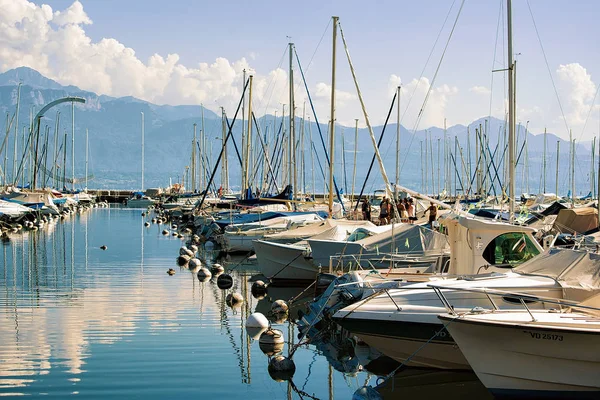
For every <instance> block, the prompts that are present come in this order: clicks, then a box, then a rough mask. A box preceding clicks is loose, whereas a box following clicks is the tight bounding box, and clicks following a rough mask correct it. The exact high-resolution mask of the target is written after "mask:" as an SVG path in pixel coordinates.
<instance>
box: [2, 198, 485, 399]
mask: <svg viewBox="0 0 600 400" xmlns="http://www.w3.org/2000/svg"><path fill="white" fill-rule="evenodd" d="M143 222H144V218H143V217H142V216H141V210H131V209H114V208H113V209H92V210H89V211H87V212H84V213H81V214H77V215H74V216H71V217H68V218H67V219H66V220H64V221H62V222H60V221H59V222H54V223H51V224H50V225H49V226H47V227H44V228H42V229H41V230H40V231H37V232H27V233H23V234H17V235H13V236H11V241H10V242H9V243H4V244H0V396H11V395H15V396H16V395H31V396H35V397H39V396H53V397H59V398H65V397H67V396H79V397H82V398H86V399H93V398H108V397H111V398H144V399H149V398H152V399H154V398H155V399H166V398H168V399H175V398H191V397H200V398H215V397H216V398H226V399H245V400H247V399H254V398H260V397H262V398H271V399H289V398H293V399H299V398H310V396H312V397H314V398H319V399H333V398H336V399H350V398H351V397H352V394H353V393H354V392H355V391H356V389H358V388H359V387H361V386H362V385H364V384H365V383H368V384H371V385H373V386H375V385H376V380H377V376H376V375H373V374H372V373H371V372H368V371H367V370H366V369H365V368H364V367H363V366H362V365H366V366H367V367H368V368H369V370H370V371H373V372H376V373H379V374H385V373H387V372H388V371H389V370H390V369H391V368H394V366H395V365H394V363H390V362H386V361H385V360H383V361H382V360H375V361H372V360H371V359H372V358H374V357H373V354H374V352H369V350H368V349H364V348H361V349H358V350H355V349H354V342H353V341H352V340H350V338H348V337H347V336H346V335H344V334H343V333H340V332H339V331H337V330H336V329H332V331H331V332H330V333H328V334H327V335H324V336H323V339H322V340H321V341H320V342H319V343H316V344H310V345H304V346H302V347H300V348H299V349H298V351H296V353H295V354H294V361H295V364H296V372H295V374H294V378H293V383H288V382H276V381H274V380H273V379H271V377H270V376H269V373H268V372H267V365H268V357H267V356H266V355H265V354H263V352H262V351H261V349H260V348H259V346H258V342H257V341H254V340H252V339H251V338H249V336H248V335H247V334H246V331H245V328H244V324H245V321H246V318H247V316H248V315H249V314H250V313H252V312H254V311H261V312H263V313H267V312H268V311H269V310H270V307H271V302H272V301H274V300H276V299H285V300H287V299H291V298H293V297H295V296H298V295H300V296H299V300H298V304H301V303H302V302H304V301H306V300H308V299H310V298H311V296H312V292H311V291H310V290H309V291H308V293H306V294H301V292H302V288H269V295H268V296H267V297H266V298H265V299H262V300H260V301H258V300H256V299H254V298H253V297H252V296H251V295H250V293H249V292H250V285H251V284H250V283H248V279H249V278H250V276H252V275H253V274H254V273H253V271H252V267H251V266H250V267H248V266H242V265H239V261H238V260H236V259H230V260H225V261H229V267H233V266H236V267H235V271H234V272H233V273H232V275H233V276H234V282H235V283H234V287H233V288H232V289H231V290H229V291H223V290H220V289H219V288H218V287H217V285H216V283H215V280H214V278H213V280H211V281H208V282H205V283H200V282H199V281H198V279H197V277H196V274H195V273H192V272H190V271H189V270H188V269H187V268H183V269H181V268H179V267H177V266H175V258H176V256H177V255H178V251H179V247H181V246H182V243H183V241H182V240H181V239H177V238H174V237H172V236H163V235H162V234H161V230H162V229H163V228H164V226H158V225H152V226H150V227H148V228H145V227H144V226H143ZM102 245H106V246H107V247H108V249H107V250H106V251H103V250H101V249H100V246H102ZM203 256H204V257H205V258H206V260H207V262H208V263H210V262H211V261H212V260H214V259H215V257H216V256H217V255H216V254H215V252H205V253H204V254H203ZM169 268H174V269H175V270H176V274H175V275H174V276H169V275H167V273H166V271H167V269H169ZM233 291H235V292H238V293H241V294H242V295H243V296H244V297H245V298H246V300H247V301H246V303H245V304H244V305H243V306H241V307H239V308H235V309H232V308H230V307H228V306H227V305H226V304H225V297H226V295H227V294H228V293H231V292H233ZM295 312H296V310H295V309H294V310H292V313H295ZM274 327H275V328H277V329H280V330H282V331H283V332H284V335H285V337H286V346H285V348H284V351H283V354H285V355H287V352H288V349H289V347H290V342H291V343H297V341H298V338H297V337H298V332H297V330H296V329H295V325H294V324H290V323H288V322H283V323H280V324H274ZM389 383H390V384H389V385H388V386H387V387H386V388H384V389H382V394H384V395H385V397H386V398H406V396H408V395H413V394H417V393H420V396H421V397H423V395H425V394H427V395H431V396H434V395H435V396H442V395H443V396H444V398H445V399H449V398H461V397H463V396H465V395H469V396H478V397H477V398H484V397H487V396H488V395H487V392H486V391H485V389H484V388H483V387H482V386H481V384H480V383H479V382H478V381H477V380H476V377H475V376H474V375H473V374H472V373H462V374H452V373H445V372H440V371H422V370H406V371H402V372H401V373H399V374H398V375H397V377H396V378H395V379H394V382H393V389H394V390H393V391H392V385H391V383H392V382H389ZM426 397H427V396H426Z"/></svg>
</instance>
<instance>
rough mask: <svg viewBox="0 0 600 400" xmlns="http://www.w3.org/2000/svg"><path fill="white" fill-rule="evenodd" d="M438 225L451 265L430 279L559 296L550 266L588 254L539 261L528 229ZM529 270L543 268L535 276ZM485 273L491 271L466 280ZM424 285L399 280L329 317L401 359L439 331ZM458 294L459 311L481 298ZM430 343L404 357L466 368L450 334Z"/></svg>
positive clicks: (552, 255)
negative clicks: (398, 284) (446, 239)
mask: <svg viewBox="0 0 600 400" xmlns="http://www.w3.org/2000/svg"><path fill="white" fill-rule="evenodd" d="M442 223H443V224H444V225H445V226H446V227H447V228H448V235H449V242H450V248H451V257H450V264H449V267H448V271H447V273H445V274H439V272H438V273H437V274H433V275H431V276H430V277H429V280H430V281H442V282H444V284H445V285H456V286H457V287H481V286H486V287H495V288H501V289H511V288H519V289H520V290H523V291H526V292H528V293H538V294H543V295H545V296H553V297H562V295H563V290H565V289H564V287H563V285H562V284H561V282H560V277H561V276H562V273H563V272H564V271H563V270H560V271H556V270H552V269H550V268H549V266H558V267H559V268H569V267H570V266H572V265H574V264H576V263H577V262H578V260H580V258H582V257H585V255H586V254H587V253H585V252H575V251H572V250H563V251H558V250H552V251H549V252H547V253H545V254H543V255H542V256H541V257H535V256H537V255H538V254H540V253H542V251H543V249H542V248H541V247H540V246H539V244H538V243H537V242H536V241H535V239H534V238H533V236H532V234H533V233H534V230H533V229H531V228H527V227H520V226H514V225H510V224H506V223H502V222H497V221H491V220H483V219H473V218H467V217H464V216H452V215H449V216H448V218H446V219H444V220H443V221H442ZM526 259H530V260H529V261H528V262H526V263H525V264H523V265H522V266H521V267H520V268H522V270H521V271H519V270H520V268H517V269H516V270H514V272H511V270H510V268H511V267H512V266H514V265H518V263H519V262H523V261H524V260H526ZM527 268H531V269H532V270H538V269H540V268H545V270H544V271H543V272H541V273H535V272H531V271H530V270H528V269H527ZM598 268H600V264H599V266H598ZM489 271H493V272H491V273H486V274H480V275H476V276H472V275H473V274H478V273H481V272H489ZM534 273H535V275H533V274H534ZM540 275H541V276H540ZM457 276H459V277H458V278H457ZM427 285H428V284H427V283H415V284H408V285H407V284H406V283H405V284H404V285H403V286H402V287H401V288H400V289H392V290H386V291H385V292H384V293H378V294H376V295H374V296H371V297H368V298H365V299H363V300H361V301H360V302H358V303H355V304H352V305H349V306H347V307H345V308H343V309H342V310H340V311H338V312H337V313H335V314H334V317H333V318H334V319H335V320H336V321H337V322H338V323H339V324H340V325H342V326H343V327H345V328H346V329H348V330H350V331H351V332H353V333H355V334H356V335H358V336H359V337H360V338H361V339H363V340H364V341H365V342H366V343H367V344H369V345H370V346H373V347H375V348H377V349H378V350H380V351H382V352H383V353H384V354H386V355H388V356H390V357H392V358H394V359H396V360H398V361H400V362H405V361H406V360H407V358H408V357H409V356H410V355H411V354H413V353H414V352H415V351H416V350H417V349H418V348H419V347H420V346H421V345H422V344H423V343H424V342H426V341H427V340H429V339H431V338H432V336H433V335H434V334H435V333H436V332H438V331H440V330H441V324H440V322H439V321H438V320H437V315H438V314H439V313H441V312H444V307H443V304H442V303H441V302H440V300H439V299H438V298H437V296H436V295H435V293H434V291H433V290H432V289H430V288H429V287H428V286H427ZM461 296H464V294H456V295H453V297H452V300H453V301H454V303H453V304H454V305H455V307H457V308H460V307H469V308H468V309H470V307H472V306H473V302H474V301H478V302H479V303H485V302H486V301H487V299H486V298H485V297H483V296H479V298H477V299H474V298H473V296H466V297H465V298H463V297H461ZM507 301H508V302H510V300H507ZM432 342H433V343H431V344H430V345H428V346H427V349H425V350H423V351H421V352H419V354H417V355H416V356H414V357H412V358H411V359H410V365H417V366H427V367H435V368H446V369H467V368H469V366H468V363H467V362H466V360H465V359H464V357H463V355H462V354H461V353H460V351H458V350H457V349H456V346H455V343H454V342H453V341H452V339H451V337H450V336H449V335H447V334H444V332H442V333H441V334H440V335H438V337H437V338H435V340H433V341H432Z"/></svg>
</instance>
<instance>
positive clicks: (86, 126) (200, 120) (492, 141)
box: [0, 67, 592, 194]
mask: <svg viewBox="0 0 600 400" xmlns="http://www.w3.org/2000/svg"><path fill="white" fill-rule="evenodd" d="M19 83H21V88H20V111H19V115H18V124H19V126H18V131H19V135H18V138H17V145H18V155H19V159H20V157H21V154H22V144H23V139H24V138H26V136H24V133H23V132H24V130H25V131H27V129H28V128H27V127H29V125H30V120H31V118H32V116H33V115H35V113H37V112H38V111H39V110H40V109H41V108H42V107H43V106H44V105H45V104H47V103H49V102H51V101H54V100H56V99H59V98H62V97H66V96H77V97H82V98H84V99H85V100H86V102H85V104H76V106H75V163H76V166H75V176H76V177H83V176H84V175H85V151H86V140H85V134H86V130H88V131H89V171H90V174H93V175H94V179H93V180H92V181H90V182H89V184H88V186H89V187H90V188H111V189H139V188H140V187H141V153H142V147H141V117H142V116H141V113H143V114H144V121H145V135H144V142H145V143H144V149H145V186H146V187H165V186H167V185H168V184H169V182H170V180H171V181H173V182H178V181H181V180H182V179H183V175H184V174H185V170H186V169H185V167H186V166H189V165H190V158H191V148H192V140H193V132H194V131H193V129H194V128H193V126H194V124H196V125H197V132H198V135H199V131H200V130H201V129H202V127H203V125H204V132H205V136H206V146H205V149H206V151H205V156H206V158H207V159H209V160H211V161H214V160H216V158H217V156H218V153H219V152H220V150H221V143H222V142H221V141H220V140H218V139H220V138H221V135H222V123H221V116H220V115H217V114H216V113H215V112H213V111H211V110H208V109H205V108H203V107H201V106H192V105H179V106H171V105H156V104H152V103H150V102H147V101H143V100H140V99H136V98H134V97H120V98H115V97H110V96H106V95H99V94H96V93H93V92H89V91H85V90H81V89H79V88H78V87H75V86H64V85H61V84H60V83H58V82H56V81H54V80H52V79H48V78H46V77H44V76H43V75H41V74H40V73H39V72H37V71H35V70H33V69H30V68H27V67H20V68H16V69H12V70H9V71H7V72H4V73H2V74H0V111H2V112H3V113H4V114H5V115H7V120H8V119H10V118H11V117H12V116H13V115H14V113H15V110H16V104H17V93H18V85H19ZM225 111H226V112H227V115H228V116H229V117H230V118H231V116H232V115H233V113H234V112H235V110H225ZM57 112H60V116H59V115H58V114H57ZM382 112H385V111H383V110H382ZM57 118H59V124H58V126H59V130H58V133H59V134H58V136H57V138H56V139H57V149H58V148H62V147H61V146H63V147H64V143H63V142H64V141H65V134H66V138H67V140H66V144H67V147H66V148H67V159H68V161H67V167H66V168H67V174H66V175H67V176H71V168H70V165H71V164H70V160H71V149H72V147H71V140H72V136H71V129H72V124H71V118H72V116H71V107H70V105H59V106H57V107H55V108H53V109H51V110H49V111H48V112H47V113H46V115H45V116H44V118H43V119H42V122H41V127H40V131H41V132H42V133H43V132H46V129H47V130H48V132H49V135H48V142H49V145H48V154H49V155H50V158H52V157H53V155H54V145H53V142H54V135H55V129H56V125H57V124H56V122H57ZM323 119H326V117H325V116H322V117H321V122H322V121H323ZM15 122H16V119H15V121H13V125H12V127H11V133H10V134H9V136H8V139H7V140H6V146H5V147H6V149H7V150H5V151H4V154H0V155H1V156H3V158H4V160H3V162H2V163H1V164H0V166H1V167H2V169H3V170H5V171H6V173H7V175H8V177H9V178H12V176H13V175H12V173H13V171H12V170H13V166H12V160H13V152H14V138H15V135H14V124H15ZM240 122H241V121H240V120H238V121H236V123H235V124H234V129H233V131H232V137H233V139H234V140H235V141H236V144H237V146H238V148H239V149H240V151H241V125H242V124H241V123H240ZM281 123H282V120H281V116H279V117H274V116H271V115H265V116H262V117H260V118H258V125H259V127H260V128H261V134H263V135H266V136H265V138H266V139H267V142H273V141H277V138H276V137H275V135H273V130H274V129H275V130H276V131H278V130H279V127H280V125H281ZM286 124H287V123H286ZM286 124H284V125H286ZM301 125H302V124H301V121H300V119H297V120H296V129H297V138H299V137H300V133H299V129H300V127H301ZM304 126H305V140H306V141H305V148H306V149H307V150H306V151H305V152H304V154H305V157H304V160H305V169H306V172H305V175H304V176H305V184H304V186H305V187H306V190H307V191H309V192H310V191H312V189H313V175H314V182H315V183H314V188H315V191H316V192H322V191H323V190H324V183H323V182H324V180H323V175H325V177H327V168H325V165H321V166H319V163H318V162H317V158H318V159H320V161H321V163H324V162H325V158H324V152H323V146H322V144H321V141H320V139H318V131H319V130H318V127H317V125H316V124H315V123H314V122H312V123H310V126H309V123H308V122H306V123H305V124H304ZM480 126H481V127H482V129H484V130H485V131H486V132H488V134H487V137H488V141H489V153H494V151H495V150H496V149H497V150H496V153H495V154H496V157H495V160H496V162H495V163H494V165H493V166H492V170H494V169H496V170H498V175H499V176H500V178H501V179H502V178H503V176H504V172H503V168H504V166H503V165H504V164H503V162H502V161H501V160H503V159H505V158H507V156H506V157H502V154H503V149H504V137H505V135H504V133H505V123H504V121H502V120H499V119H496V118H493V117H485V118H480V119H478V120H476V121H473V122H472V123H470V124H469V125H468V127H467V126H465V125H454V126H451V127H448V128H447V130H446V132H444V129H443V128H439V127H430V128H427V129H422V130H419V131H416V132H414V133H412V132H409V131H408V130H407V129H406V128H405V127H404V126H401V129H400V163H401V165H402V169H401V173H400V183H401V184H402V185H405V186H408V187H411V188H413V189H415V190H422V191H426V192H429V193H433V192H434V191H437V189H438V187H440V188H442V189H443V186H444V175H445V174H444V172H443V164H444V158H445V157H444V150H443V147H444V137H446V138H447V141H446V143H447V147H448V149H449V151H451V152H452V153H453V154H454V156H452V157H448V160H447V163H448V164H449V165H450V169H452V170H453V173H452V174H451V175H452V176H453V177H452V180H453V181H454V180H458V179H456V177H457V176H458V174H456V173H455V169H454V164H456V165H457V169H458V170H460V171H462V172H461V174H462V176H460V177H459V179H460V180H461V181H462V180H465V181H470V179H468V178H466V177H465V175H466V173H465V172H464V171H465V170H467V171H468V170H469V159H470V160H471V162H470V170H471V173H472V174H473V171H474V169H475V167H474V166H475V130H476V129H479V128H480ZM284 128H285V127H284ZM383 129H384V127H383V126H375V127H373V131H374V134H375V136H376V137H377V138H379V136H380V134H381V132H382V130H383ZM320 130H321V132H322V134H323V136H324V140H325V141H327V124H321V125H320ZM517 130H518V151H517V153H519V152H521V148H522V144H523V141H524V138H525V133H526V134H527V141H528V147H527V154H525V151H524V150H523V151H522V154H521V157H520V159H519V165H518V166H517V182H516V184H517V190H518V191H521V192H527V191H529V192H538V191H541V190H543V188H542V183H541V182H542V170H543V167H542V164H543V163H542V160H543V148H544V135H543V134H542V133H537V134H533V133H532V132H529V131H527V132H525V127H523V126H519V127H518V129H517ZM2 132H3V133H5V132H6V130H5V129H4V130H3V131H2ZM309 132H312V137H313V142H314V149H315V152H313V153H312V154H313V156H314V157H313V160H312V162H311V152H310V150H309V149H310V147H311V146H310V144H309V141H308V138H309ZM354 135H355V130H354V127H344V126H339V127H338V126H337V124H336V155H335V164H336V180H337V183H338V186H340V187H343V188H344V189H345V191H346V192H349V191H350V190H351V186H352V174H353V169H354V165H353V160H354V150H355V143H354V142H355V140H354ZM445 135H446V136H445ZM2 136H4V135H2ZM342 138H343V140H342ZM2 140H4V137H3V138H2ZM546 140H547V162H546V170H547V179H546V191H548V192H554V191H555V190H556V189H555V187H556V185H555V182H556V179H555V175H556V144H557V142H559V143H560V160H559V179H558V180H559V192H560V193H561V194H566V192H567V191H568V186H569V185H568V176H569V174H568V170H569V142H568V141H564V140H562V139H560V138H559V137H557V136H556V135H554V134H552V133H548V134H547V137H546ZM469 145H470V146H469ZM256 146H259V144H258V143H257V144H256ZM438 146H439V150H438ZM232 147H233V146H231V145H229V146H228V149H229V150H228V162H229V171H230V186H231V187H232V188H234V189H235V188H236V187H237V188H239V186H240V181H241V168H240V164H239V161H238V158H237V156H236V154H235V152H234V150H233V148H232ZM342 147H343V148H344V152H343V153H342ZM590 147H591V146H590V142H587V143H580V144H578V146H577V152H576V167H575V174H576V175H577V177H576V179H575V181H576V185H577V192H578V193H584V194H585V193H588V192H589V191H590V188H591V186H592V183H591V180H590V173H589V171H590V168H591V157H590ZM460 148H462V158H461V149H460ZM469 148H470V149H471V151H470V152H469ZM395 149H396V124H389V125H388V126H387V127H386V128H385V136H384V138H383V140H382V142H381V145H380V152H381V155H382V157H383V158H384V164H385V168H386V171H387V174H388V176H389V179H390V181H392V182H393V181H395V175H396V173H395V170H396V167H395V165H396V156H395V154H396V151H395ZM356 150H357V166H356V189H355V191H356V192H359V191H360V187H361V186H362V183H363V181H364V179H365V177H366V174H367V171H368V169H369V165H370V163H371V159H372V157H373V153H374V151H373V145H372V141H371V138H370V135H369V133H368V130H367V129H359V131H358V142H357V146H356ZM259 151H260V148H254V149H253V154H259ZM425 152H427V162H425V161H424V160H425ZM469 153H470V154H469ZM422 154H423V155H422ZM342 155H345V157H344V156H342ZM469 156H470V158H469ZM61 157H62V155H61ZM61 157H57V162H56V163H55V164H56V165H58V166H59V168H64V166H62V158H61ZM438 160H439V164H440V167H439V168H438ZM525 160H527V161H528V166H527V167H528V178H527V176H526V175H527V174H525V173H524V170H525ZM298 163H299V164H300V161H298ZM25 164H27V163H25ZM52 164H53V163H52V162H50V163H49V165H52ZM210 164H211V166H212V162H211V163H210ZM425 164H426V165H427V166H425ZM313 165H314V167H313ZM344 165H345V166H346V168H345V171H346V173H345V174H344V168H343V166H344ZM432 165H433V168H432V167H431V166H432ZM49 168H50V167H49ZM432 169H433V171H432ZM313 170H314V174H313ZM438 170H439V171H440V174H441V175H442V176H441V177H440V178H439V179H438ZM218 171H220V169H219V170H218ZM321 171H324V174H323V173H322V172H321ZM425 173H426V177H425ZM25 175H26V176H27V171H25ZM493 175H495V172H494V173H493V174H492V176H493ZM432 181H434V182H435V184H432ZM26 182H27V179H26ZM26 182H25V183H26ZM188 182H189V180H188ZM219 184H220V172H218V173H217V175H216V185H217V186H218V185H219ZM299 184H302V179H301V178H300V182H299ZM80 185H81V184H80ZM279 185H280V186H281V185H282V183H281V182H280V183H279ZM452 185H453V186H452V187H453V188H454V184H452ZM382 186H383V181H382V179H381V172H380V168H379V167H378V163H377V162H375V164H374V165H373V169H372V173H371V177H370V179H369V180H368V182H367V184H366V185H365V189H366V192H369V193H370V192H372V191H373V190H375V189H380V188H381V187H382ZM424 186H425V187H424ZM460 186H461V184H460V183H459V184H458V187H459V189H460ZM464 186H465V187H467V186H468V183H466V182H465V184H464ZM188 187H189V185H188ZM498 190H499V189H498Z"/></svg>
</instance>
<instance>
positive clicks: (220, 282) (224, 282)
mask: <svg viewBox="0 0 600 400" xmlns="http://www.w3.org/2000/svg"><path fill="white" fill-rule="evenodd" d="M217 286H218V287H219V289H230V288H231V287H232V286H233V278H232V277H231V275H229V274H223V275H219V277H218V278H217Z"/></svg>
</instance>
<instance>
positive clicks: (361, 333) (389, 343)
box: [334, 318, 471, 370]
mask: <svg viewBox="0 0 600 400" xmlns="http://www.w3.org/2000/svg"><path fill="white" fill-rule="evenodd" d="M334 320H335V321H336V322H337V323H338V324H339V325H341V326H342V327H344V328H345V329H347V330H349V331H350V332H352V333H353V334H355V335H356V336H358V337H359V338H360V339H361V340H363V341H364V342H365V343H367V344H368V345H369V346H371V347H374V348H376V349H377V350H379V351H380V352H382V353H383V354H385V355H386V356H388V357H391V358H393V359H394V360H396V361H398V362H400V363H405V365H407V366H411V367H427V368H439V369H453V370H470V369H471V367H470V366H469V363H468V362H467V360H466V359H465V357H464V356H463V354H462V352H461V351H460V349H459V348H458V346H457V345H456V343H455V342H454V340H452V337H451V336H450V334H449V333H448V331H446V330H445V329H444V328H443V325H442V324H440V323H402V324H398V323H397V322H394V321H372V322H373V323H371V324H368V325H369V327H368V329H364V328H366V325H365V322H364V321H360V320H354V319H352V318H346V319H345V318H334ZM436 333H437V335H436ZM432 338H433V339H432Z"/></svg>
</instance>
